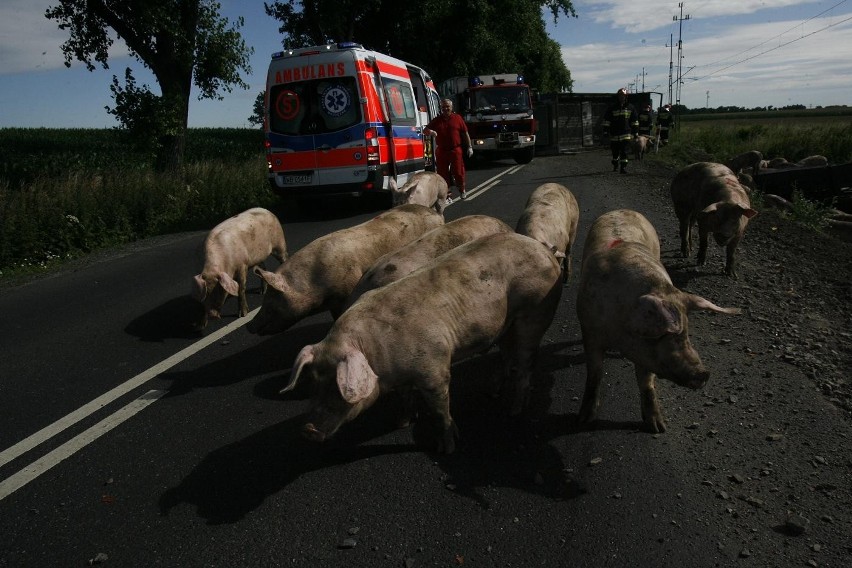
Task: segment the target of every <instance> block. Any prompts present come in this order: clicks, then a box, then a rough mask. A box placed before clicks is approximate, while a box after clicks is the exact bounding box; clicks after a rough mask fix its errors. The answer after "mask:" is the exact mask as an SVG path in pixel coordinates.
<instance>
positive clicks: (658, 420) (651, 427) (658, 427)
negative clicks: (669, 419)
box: [645, 416, 666, 434]
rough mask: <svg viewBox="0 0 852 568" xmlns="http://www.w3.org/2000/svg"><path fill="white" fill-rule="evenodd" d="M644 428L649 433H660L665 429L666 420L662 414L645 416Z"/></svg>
mask: <svg viewBox="0 0 852 568" xmlns="http://www.w3.org/2000/svg"><path fill="white" fill-rule="evenodd" d="M645 430H646V431H648V432H650V433H651V434H662V433H663V432H665V431H666V421H665V419H664V418H663V417H662V416H655V417H651V418H646V419H645Z"/></svg>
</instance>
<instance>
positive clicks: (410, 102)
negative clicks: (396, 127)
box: [384, 79, 417, 125]
mask: <svg viewBox="0 0 852 568" xmlns="http://www.w3.org/2000/svg"><path fill="white" fill-rule="evenodd" d="M384 83H385V96H386V97H387V102H388V110H389V111H390V115H391V120H393V122H394V123H395V124H411V125H414V124H416V123H417V104H416V103H415V100H414V92H413V91H412V90H411V85H409V84H408V83H406V82H403V81H397V80H395V79H385V82H384Z"/></svg>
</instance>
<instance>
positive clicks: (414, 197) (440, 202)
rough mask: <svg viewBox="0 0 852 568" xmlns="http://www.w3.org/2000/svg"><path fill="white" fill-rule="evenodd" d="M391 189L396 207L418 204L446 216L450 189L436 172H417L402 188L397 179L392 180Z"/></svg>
mask: <svg viewBox="0 0 852 568" xmlns="http://www.w3.org/2000/svg"><path fill="white" fill-rule="evenodd" d="M390 189H391V193H392V195H393V204H394V207H396V206H397V205H403V204H405V203H417V204H419V205H423V206H425V207H434V208H435V211H437V212H438V213H440V214H441V215H443V214H444V208H445V207H446V206H447V195H448V194H449V191H450V188H449V187H448V186H447V182H446V181H444V178H442V177H441V176H440V175H438V174H436V173H435V172H428V171H427V172H417V173H416V174H414V175H413V176H411V177H410V178H409V179H408V181H407V182H406V183H405V185H403V186H402V187H400V188H397V186H396V179H395V178H391V181H390Z"/></svg>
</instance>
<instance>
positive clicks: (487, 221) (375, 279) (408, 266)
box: [347, 215, 512, 305]
mask: <svg viewBox="0 0 852 568" xmlns="http://www.w3.org/2000/svg"><path fill="white" fill-rule="evenodd" d="M511 232H512V228H511V227H509V225H507V224H506V223H504V222H503V221H501V220H499V219H495V218H494V217H489V216H488V215H467V216H465V217H461V218H459V219H456V220H455V221H451V222H449V223H447V224H446V225H441V226H440V227H436V228H435V229H432V230H431V231H429V232H428V233H426V234H424V235H423V236H421V237H420V238H418V239H416V240H414V241H412V242H410V243H408V244H407V245H405V246H404V247H402V248H400V249H399V250H396V251H393V252H389V253H387V254H386V255H384V256H383V257H381V258H380V259H379V260H377V261H376V263H375V264H374V265H373V266H371V267H370V269H369V270H368V271H367V272H365V273H364V276H362V277H361V280H360V281H359V282H358V285H357V286H355V290H353V291H352V294H351V296H350V297H349V301H348V302H347V304H348V305H351V304H352V303H353V302H354V301H355V300H357V299H358V298H360V297H361V295H363V294H364V292H367V291H368V290H372V289H374V288H379V287H381V286H385V285H386V284H390V283H391V282H394V281H396V280H399V279H400V278H402V277H403V276H407V275H408V274H410V273H411V272H414V271H415V270H417V269H418V268H420V267H422V266H425V265H426V264H428V263H429V262H431V261H432V260H434V259H435V258H437V257H439V256H441V255H442V254H444V253H445V252H447V251H449V250H452V249H454V248H456V247H458V246H461V245H463V244H465V243H467V242H470V241H472V240H474V239H478V238H479V237H484V236H486V235H492V234H494V233H511Z"/></svg>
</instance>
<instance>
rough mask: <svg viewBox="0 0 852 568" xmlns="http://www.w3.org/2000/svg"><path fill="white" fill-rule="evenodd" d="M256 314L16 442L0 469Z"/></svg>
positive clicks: (6, 452) (2, 454)
mask: <svg viewBox="0 0 852 568" xmlns="http://www.w3.org/2000/svg"><path fill="white" fill-rule="evenodd" d="M259 310H260V308H255V309H254V310H253V311H252V312H251V313H249V314H248V315H246V316H244V317H241V318H237V320H236V321H235V322H232V323H230V324H228V325H226V326H225V327H223V328H221V329H218V330H216V331H215V332H213V333H211V334H210V335H207V336H205V337H204V338H202V339H200V340H198V341H196V342H195V343H193V344H192V345H190V346H189V347H187V348H185V349H183V350H182V351H179V352H177V353H175V354H174V355H172V356H171V357H169V358H168V359H165V360H164V361H161V362H160V363H157V364H156V365H154V366H153V367H151V368H150V369H147V370H145V371H143V372H141V373H139V374H138V375H136V376H135V377H133V378H132V379H130V380H128V381H126V382H125V383H123V384H120V385H118V386H117V387H115V388H114V389H112V390H110V391H108V392H106V393H104V394H102V395H101V396H99V397H98V398H96V399H95V400H93V401H91V402H89V403H88V404H85V405H83V406H81V407H80V408H78V409H77V410H75V411H74V412H71V413H70V414H67V415H65V416H64V417H63V418H60V419H59V420H57V421H56V422H54V423H53V424H51V425H49V426H46V427H45V428H42V429H41V430H39V431H38V432H36V433H35V434H33V435H31V436H29V437H28V438H26V439H24V440H21V441H20V442H18V443H17V444H15V445H14V446H11V447H10V448H8V449H6V450H3V451H2V452H0V467H2V466H3V465H5V464H7V463H9V462H10V461H12V460H14V459H16V458H18V457H20V456H21V455H23V454H25V453H26V452H28V451H30V450H32V449H33V448H35V447H36V446H38V445H39V444H42V443H44V442H46V441H47V440H49V439H51V438H52V437H54V436H56V435H57V434H59V433H60V432H62V431H64V430H66V429H68V428H70V427H71V426H73V425H74V424H76V423H77V422H79V421H80V420H83V419H84V418H86V417H87V416H90V415H92V414H94V413H95V412H97V411H98V410H100V409H101V408H103V407H104V406H106V405H108V404H110V403H112V402H114V401H115V400H117V399H118V398H119V397H121V396H124V395H125V394H127V393H128V392H130V391H132V390H133V389H135V388H137V387H139V386H141V385H143V384H145V383H146V382H148V381H150V380H151V379H153V378H154V377H156V376H157V375H159V374H160V373H162V372H164V371H166V370H168V369H170V368H171V367H174V366H175V365H177V364H178V363H180V362H181V361H183V360H185V359H188V358H189V357H191V356H192V355H195V354H196V353H198V352H199V351H201V350H202V349H204V348H205V347H207V346H209V345H210V344H211V343H215V342H216V341H219V340H220V339H221V338H223V337H224V336H226V335H228V334H229V333H231V332H232V331H235V330H237V329H239V328H240V327H242V326H244V325H245V324H247V323H248V322H250V321H251V320H252V318H253V317H254V315H255V313H256V312H258V311H259Z"/></svg>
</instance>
